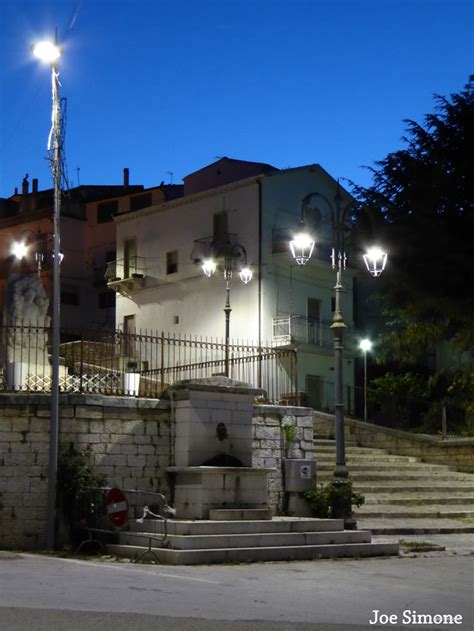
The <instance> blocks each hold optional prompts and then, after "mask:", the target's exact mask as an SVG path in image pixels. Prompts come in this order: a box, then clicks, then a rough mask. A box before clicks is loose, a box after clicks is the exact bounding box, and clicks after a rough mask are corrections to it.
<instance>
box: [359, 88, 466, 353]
mask: <svg viewBox="0 0 474 631" xmlns="http://www.w3.org/2000/svg"><path fill="white" fill-rule="evenodd" d="M473 88H474V77H470V79H469V82H468V83H467V85H466V86H465V87H464V89H463V90H462V91H461V92H459V93H456V94H452V95H451V96H450V97H449V98H446V97H442V96H435V103H436V107H435V113H434V114H429V115H427V116H426V117H425V120H424V125H421V124H418V123H417V122H415V121H412V120H407V121H406V123H407V134H406V136H405V137H404V138H403V141H404V143H405V145H406V147H405V148H404V149H401V150H399V151H395V152H394V153H390V154H389V155H388V156H387V157H386V158H385V159H383V160H381V161H379V162H376V163H375V167H374V168H371V171H372V174H373V183H372V186H370V187H368V188H364V187H359V186H355V187H354V193H355V196H356V198H357V199H358V201H359V202H360V205H359V208H360V210H359V213H358V215H357V226H358V233H359V234H358V239H359V240H360V244H361V245H362V244H363V243H364V242H369V241H371V240H375V239H376V240H377V241H379V242H380V243H382V244H383V246H384V247H385V248H386V249H387V251H388V253H389V262H388V265H387V269H386V272H384V278H383V303H384V305H385V308H386V312H387V313H388V314H389V315H390V316H391V318H392V322H395V323H396V324H397V325H398V331H399V332H402V333H403V335H402V336H401V337H400V336H398V344H399V346H400V348H399V349H398V350H399V353H400V358H402V359H403V353H404V352H405V353H406V355H407V357H408V356H409V355H410V352H412V351H413V349H414V345H416V344H419V345H420V346H419V347H420V348H421V347H422V346H423V345H424V344H426V343H427V342H428V341H431V342H435V341H437V340H441V339H444V340H452V341H454V342H456V343H457V344H458V347H459V348H460V349H462V350H470V349H472V347H473V342H474V275H473V258H474V249H473V241H474V209H473V199H474V196H473V182H474V160H473V152H474V133H473V132H474V117H473V113H474V99H473ZM395 328H396V327H395ZM404 344H405V348H404ZM405 359H406V357H405Z"/></svg>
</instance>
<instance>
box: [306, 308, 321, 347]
mask: <svg viewBox="0 0 474 631" xmlns="http://www.w3.org/2000/svg"><path fill="white" fill-rule="evenodd" d="M306 315H307V318H308V342H309V343H310V344H318V345H319V344H320V338H321V334H320V331H321V301H320V300H318V299H317V298H308V299H307V304H306Z"/></svg>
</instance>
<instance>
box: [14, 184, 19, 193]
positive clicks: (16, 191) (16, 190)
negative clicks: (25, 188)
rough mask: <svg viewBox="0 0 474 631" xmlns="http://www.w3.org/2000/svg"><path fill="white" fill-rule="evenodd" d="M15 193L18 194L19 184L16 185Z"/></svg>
mask: <svg viewBox="0 0 474 631" xmlns="http://www.w3.org/2000/svg"><path fill="white" fill-rule="evenodd" d="M14 194H15V195H18V186H15V193H14Z"/></svg>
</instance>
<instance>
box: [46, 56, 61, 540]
mask: <svg viewBox="0 0 474 631" xmlns="http://www.w3.org/2000/svg"><path fill="white" fill-rule="evenodd" d="M51 80H52V97H53V116H52V118H53V180H54V210H53V232H54V235H53V236H54V241H53V305H52V329H53V339H52V352H51V364H52V375H51V425H50V437H49V469H48V523H47V539H46V546H47V548H48V550H53V549H54V544H55V521H56V519H55V518H56V483H57V480H56V478H57V471H58V442H59V426H58V425H59V424H58V413H59V318H60V277H59V263H60V261H59V257H60V216H61V156H60V150H61V142H60V135H61V106H60V100H59V68H58V64H57V63H53V64H52V65H51Z"/></svg>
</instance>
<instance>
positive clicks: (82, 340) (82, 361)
mask: <svg viewBox="0 0 474 631" xmlns="http://www.w3.org/2000/svg"><path fill="white" fill-rule="evenodd" d="M79 375H80V381H79V392H80V393H81V394H82V393H83V391H84V334H83V332H82V331H81V359H80V372H79Z"/></svg>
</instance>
